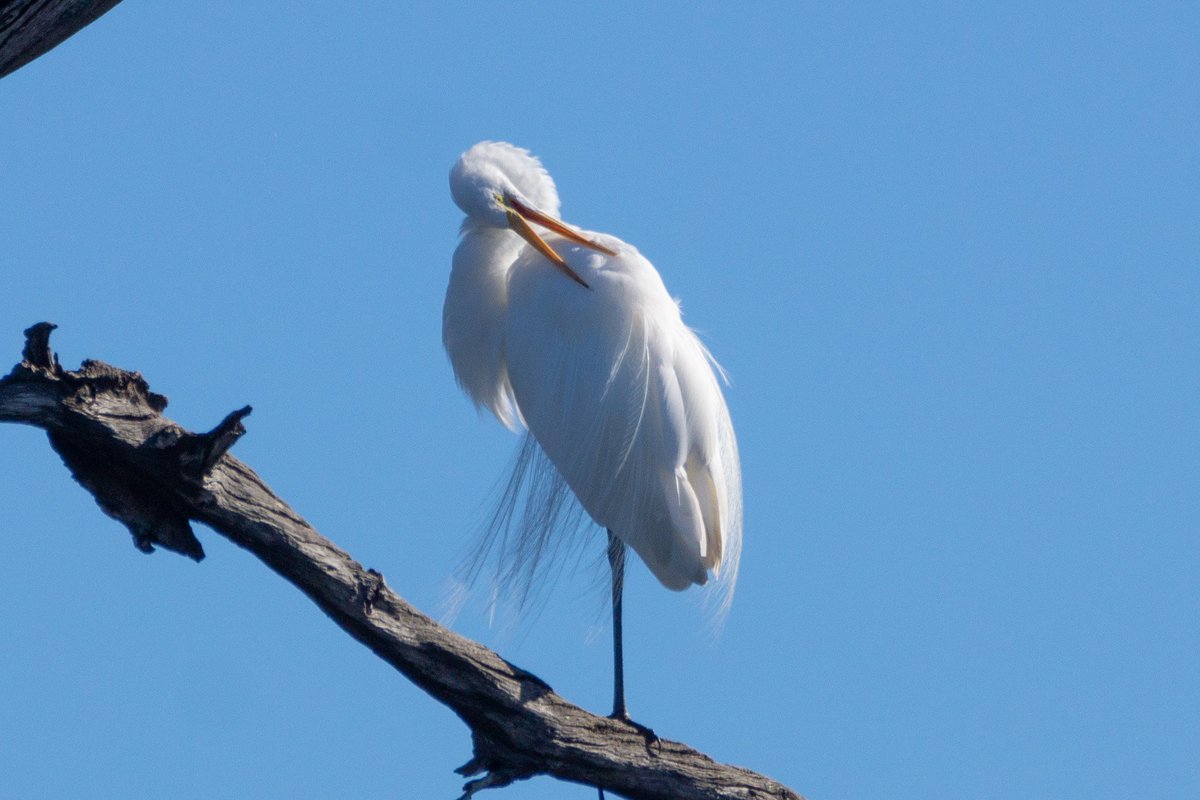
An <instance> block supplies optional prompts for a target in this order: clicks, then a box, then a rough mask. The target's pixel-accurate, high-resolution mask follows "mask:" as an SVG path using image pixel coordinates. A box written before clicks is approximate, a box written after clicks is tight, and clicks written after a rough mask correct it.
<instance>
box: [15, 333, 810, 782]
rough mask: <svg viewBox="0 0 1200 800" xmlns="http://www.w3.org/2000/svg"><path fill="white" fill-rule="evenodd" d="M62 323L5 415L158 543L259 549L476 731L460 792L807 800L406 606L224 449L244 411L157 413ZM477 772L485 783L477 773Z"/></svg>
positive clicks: (33, 338) (145, 542) (138, 538)
mask: <svg viewBox="0 0 1200 800" xmlns="http://www.w3.org/2000/svg"><path fill="white" fill-rule="evenodd" d="M53 328H54V326H52V325H50V324H48V323H40V324H38V325H34V326H33V327H31V328H29V329H28V330H27V331H26V332H25V337H26V342H25V350H24V354H23V360H22V362H21V363H20V364H18V365H17V366H16V367H14V368H13V370H12V372H11V373H9V374H8V375H7V376H5V377H4V378H0V422H17V423H24V424H29V425H34V426H37V427H40V428H44V429H45V430H46V431H47V432H48V433H49V436H50V444H51V446H52V447H53V448H54V449H55V450H56V451H57V452H58V453H59V454H60V455H61V456H62V457H63V461H64V462H65V463H66V465H67V467H68V468H69V469H70V470H71V472H72V474H73V475H74V476H75V477H76V479H77V480H78V481H79V482H80V483H81V484H82V485H83V486H84V488H86V489H87V490H88V491H89V492H91V493H92V494H93V495H94V496H95V498H96V501H97V503H98V504H99V505H100V507H101V508H102V509H103V510H104V511H105V512H106V513H108V514H110V515H112V516H113V517H115V518H116V519H118V520H120V521H121V522H123V523H124V524H125V526H126V527H127V528H129V530H130V532H131V533H132V534H133V539H134V544H135V545H136V546H137V547H138V549H139V550H143V551H146V552H149V551H151V550H153V549H154V547H155V546H161V547H164V548H166V549H168V550H173V551H175V552H179V553H182V554H184V555H187V556H189V557H191V558H194V559H196V560H199V559H200V558H202V557H203V555H204V552H203V550H202V548H201V546H200V543H199V541H198V540H197V539H196V537H195V535H194V534H193V532H192V530H191V522H192V521H198V522H202V523H204V524H205V525H208V526H209V527H211V528H213V529H214V530H216V531H217V532H218V533H220V534H222V535H224V536H225V537H227V538H228V539H230V540H231V541H232V542H234V543H235V544H237V545H239V546H240V547H243V548H245V549H246V550H249V551H250V552H251V553H253V554H254V555H256V556H258V558H260V559H261V560H262V561H263V562H264V563H266V564H267V566H269V567H270V568H271V569H272V570H274V571H275V572H277V573H279V574H280V575H281V576H283V577H284V578H285V579H286V580H288V581H290V582H291V583H292V584H294V585H295V586H296V587H297V588H299V589H300V590H301V591H302V592H304V593H305V594H306V595H308V596H309V597H310V598H311V599H312V600H313V602H315V603H316V604H317V605H318V606H319V607H320V608H321V609H322V610H323V611H325V613H326V614H328V615H329V616H330V617H331V618H332V619H333V620H334V621H335V622H337V624H338V625H340V626H341V627H342V628H343V629H345V630H346V632H348V633H349V634H350V635H351V636H353V637H354V638H355V639H357V640H358V641H359V642H361V643H362V644H364V645H366V646H367V647H369V648H370V649H371V650H372V651H373V652H374V653H375V654H376V655H378V656H379V657H380V658H382V659H383V660H384V661H386V662H387V663H389V664H391V665H392V666H393V667H395V668H396V669H397V670H398V671H400V672H401V673H402V674H404V675H405V676H406V677H407V678H409V679H410V680H411V681H413V682H414V683H415V684H417V685H418V686H420V687H421V688H422V689H423V690H425V691H426V692H427V693H429V694H430V695H431V696H433V697H434V698H435V699H437V700H439V701H440V702H442V703H444V704H445V705H447V706H449V707H450V709H451V710H452V711H453V712H454V713H455V714H457V715H458V716H459V718H461V719H462V720H463V722H465V723H466V724H467V725H468V727H470V729H471V735H472V741H473V745H474V754H473V757H472V758H471V760H470V761H468V762H467V763H466V764H465V765H463V766H462V767H460V768H459V770H458V772H459V773H460V774H462V775H463V776H464V777H469V778H474V779H473V780H471V781H468V783H467V784H466V786H465V787H464V794H463V797H464V798H466V797H470V796H471V795H473V794H474V793H475V792H478V791H480V790H482V789H485V788H492V787H500V786H506V785H508V784H510V783H512V782H513V781H516V780H522V779H525V778H529V777H532V776H534V775H552V776H554V777H557V778H560V779H562V780H566V781H571V782H574V783H581V784H586V785H590V786H602V787H604V788H605V789H606V790H608V791H610V792H612V793H614V794H619V795H622V796H625V797H629V798H644V800H667V798H673V799H676V800H678V799H680V798H683V799H684V800H687V799H689V798H696V799H697V800H699V799H701V798H703V799H704V800H717V798H729V799H732V798H738V799H739V800H758V799H759V798H762V799H764V800H765V798H774V799H775V800H800V797H799V795H797V794H796V793H795V792H793V791H792V790H790V789H788V788H787V787H785V786H783V785H781V784H779V783H777V782H775V781H773V780H771V779H769V778H766V777H764V776H762V775H759V774H757V773H754V772H751V771H749V770H746V769H742V768H740V767H733V766H727V765H724V764H719V763H717V762H716V761H713V760H712V759H711V758H709V757H708V756H706V755H704V754H702V753H699V752H697V751H696V750H693V749H692V748H690V747H688V746H687V745H684V744H680V743H678V742H672V741H668V740H665V739H662V740H649V739H648V738H647V737H646V736H645V735H644V733H643V732H642V731H641V730H639V729H638V728H637V727H635V726H633V725H630V724H628V723H625V722H621V721H618V720H614V719H610V718H608V717H599V716H596V715H595V714H592V713H590V712H588V711H585V710H584V709H582V708H579V707H578V706H575V705H573V704H571V703H569V702H567V701H566V700H564V699H563V698H562V697H560V696H559V695H557V694H556V693H555V692H554V690H553V689H551V688H550V686H549V685H547V684H546V683H545V681H543V680H541V679H540V678H538V677H537V676H535V675H532V674H530V673H528V672H526V671H524V670H522V669H520V668H518V667H516V666H514V665H512V664H510V663H508V662H507V661H505V660H504V659H502V658H500V656H498V655H497V654H496V653H494V652H492V651H491V650H489V649H487V648H486V647H484V646H483V645H480V644H478V643H476V642H473V641H471V640H469V639H466V638H464V637H462V636H459V635H458V634H456V633H454V632H453V631H450V630H448V629H446V628H444V627H442V626H441V625H439V624H437V623H436V622H434V621H433V620H432V619H430V618H429V617H427V616H426V615H424V614H422V613H421V612H420V611H418V610H417V609H415V608H414V607H413V606H411V605H409V604H408V603H407V602H406V601H405V600H404V599H403V598H401V597H400V596H398V595H397V594H396V593H395V592H393V591H392V590H391V589H390V588H389V587H388V586H387V584H386V583H385V582H384V579H383V576H382V575H380V574H379V573H378V572H375V571H374V570H368V569H364V568H363V567H362V565H360V564H359V563H358V562H356V561H354V560H353V559H352V558H351V557H350V556H349V555H348V554H346V553H345V552H343V551H342V550H340V549H338V547H337V546H336V545H334V544H333V543H332V542H330V541H329V540H328V539H325V538H323V537H322V536H320V535H319V534H318V533H317V532H316V531H315V530H314V529H313V528H312V527H311V526H310V525H309V524H308V523H307V522H305V521H304V520H303V519H302V518H301V517H300V516H299V515H298V514H296V512H295V511H293V510H292V509H291V508H290V507H289V506H288V505H287V504H286V503H284V502H283V500H281V499H280V498H278V497H277V496H276V495H275V494H273V493H272V492H271V490H270V489H269V488H268V487H267V486H266V484H264V483H263V482H262V480H261V479H260V478H259V477H258V476H257V475H255V474H254V472H253V471H252V470H251V469H250V468H249V467H247V466H246V465H245V464H243V463H242V462H241V461H239V460H238V459H236V458H234V457H233V456H231V455H229V454H228V453H227V452H226V451H227V450H228V449H229V447H230V446H231V445H232V444H233V443H234V442H235V441H236V440H237V439H238V437H240V436H241V435H242V434H243V433H244V432H245V429H244V428H243V427H242V419H243V418H244V417H245V416H246V415H247V414H249V413H250V408H249V407H248V406H247V407H246V408H243V409H240V410H238V411H235V412H233V413H232V414H230V415H229V416H228V417H226V418H225V420H224V421H222V422H221V423H220V424H219V425H217V427H216V428H214V429H213V430H212V431H211V432H209V433H206V434H193V433H190V432H188V431H186V430H184V429H183V428H181V427H180V426H179V425H177V424H175V423H174V422H172V421H171V420H169V419H167V418H166V417H164V416H162V411H163V410H164V409H165V408H166V405H167V399H166V398H165V397H163V396H162V395H158V394H154V393H153V392H151V391H150V388H149V386H148V385H147V383H146V381H145V380H144V379H143V378H142V377H141V375H139V374H137V373H131V372H126V371H124V370H120V369H116V368H114V367H110V366H108V365H107V364H103V363H101V362H98V361H85V362H84V363H83V365H82V366H81V367H80V369H79V370H78V371H75V372H69V371H65V370H63V369H62V367H61V366H60V365H59V363H58V360H57V358H56V357H55V356H54V354H53V352H52V350H51V349H50V345H49V336H50V332H51V331H52V330H53ZM475 776H479V777H475Z"/></svg>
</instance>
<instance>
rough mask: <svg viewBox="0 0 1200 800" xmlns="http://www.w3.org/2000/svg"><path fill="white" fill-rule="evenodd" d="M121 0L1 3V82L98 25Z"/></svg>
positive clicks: (6, 0)
mask: <svg viewBox="0 0 1200 800" xmlns="http://www.w3.org/2000/svg"><path fill="white" fill-rule="evenodd" d="M119 2H120V0H0V78H3V77H4V76H5V75H7V74H8V73H10V72H12V71H14V70H17V69H20V68H21V67H23V66H25V65H26V64H28V63H29V62H30V61H33V60H34V59H35V58H37V57H38V56H40V55H42V54H43V53H46V52H48V51H50V50H52V49H54V48H55V47H57V46H58V45H59V44H61V43H62V42H64V41H65V40H66V39H68V38H69V37H71V36H74V35H75V34H76V33H78V32H79V31H81V30H82V29H83V28H85V27H87V26H88V25H90V24H92V23H93V22H95V21H96V20H97V19H99V18H100V17H101V16H102V15H103V14H104V13H105V12H106V11H108V10H109V9H110V8H112V7H113V6H115V5H116V4H117V3H119Z"/></svg>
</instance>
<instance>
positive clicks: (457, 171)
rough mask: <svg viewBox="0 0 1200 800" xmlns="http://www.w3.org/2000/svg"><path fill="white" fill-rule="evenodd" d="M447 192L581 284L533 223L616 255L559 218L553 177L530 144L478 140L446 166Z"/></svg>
mask: <svg viewBox="0 0 1200 800" xmlns="http://www.w3.org/2000/svg"><path fill="white" fill-rule="evenodd" d="M450 194H451V196H452V197H453V198H454V202H455V204H457V205H458V207H459V208H461V209H462V210H463V213H464V214H466V215H467V218H468V219H469V220H472V221H474V222H476V223H478V224H482V225H488V226H491V227H495V228H509V229H511V230H512V231H513V232H514V233H516V234H517V235H519V236H520V237H521V238H522V239H524V240H525V241H526V242H528V243H529V245H530V246H531V247H533V248H534V249H535V250H537V251H538V252H539V253H541V254H542V255H544V256H545V257H546V258H547V259H549V260H550V262H551V263H552V264H554V266H556V267H558V268H559V269H560V270H561V271H562V272H564V273H565V274H566V275H567V276H568V277H570V278H571V279H572V280H574V281H576V282H577V283H579V284H581V285H582V286H584V287H586V286H587V283H585V282H584V280H583V279H582V278H580V277H579V275H578V274H576V273H575V271H574V270H572V269H571V268H570V267H568V266H567V263H566V261H564V260H563V258H562V256H560V255H559V254H558V253H556V252H554V250H553V249H552V248H551V247H550V245H548V244H547V243H546V241H545V239H543V238H542V237H541V235H539V234H538V232H537V231H535V230H534V229H533V225H538V226H540V227H542V228H546V229H547V230H551V231H554V232H555V233H557V234H559V235H560V236H562V237H563V238H566V239H570V240H571V241H573V242H577V243H579V244H582V245H584V246H585V247H590V248H591V249H593V250H598V251H599V252H602V253H605V254H607V255H610V256H611V255H616V254H615V253H614V252H613V251H612V250H610V249H609V248H607V247H605V246H603V245H601V244H598V243H597V242H594V241H592V240H591V239H589V238H587V237H586V236H584V235H582V234H580V233H579V232H578V231H577V230H576V229H575V228H572V227H571V226H569V225H567V224H566V223H564V222H563V221H561V220H560V219H558V213H559V211H558V209H559V202H558V191H557V190H556V189H555V187H554V180H553V179H552V178H551V177H550V174H549V173H547V172H546V170H545V168H544V167H543V166H542V162H541V161H539V160H538V159H537V158H535V157H534V156H533V155H531V154H530V153H529V151H528V150H523V149H521V148H519V147H515V146H513V145H511V144H508V143H507V142H480V143H479V144H477V145H475V146H474V147H472V148H471V149H470V150H468V151H467V152H465V153H463V154H462V155H461V156H459V158H458V161H457V162H456V163H455V164H454V168H453V169H451V170H450Z"/></svg>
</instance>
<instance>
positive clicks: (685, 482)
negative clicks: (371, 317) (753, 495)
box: [442, 142, 742, 720]
mask: <svg viewBox="0 0 1200 800" xmlns="http://www.w3.org/2000/svg"><path fill="white" fill-rule="evenodd" d="M450 193H451V194H452V195H453V197H454V202H455V203H456V204H457V205H458V207H459V208H461V209H462V210H463V212H464V213H465V214H466V215H467V216H466V219H465V220H464V221H463V224H462V231H461V235H462V239H461V241H460V242H459V245H458V248H457V249H456V250H455V251H454V260H453V266H452V269H451V272H450V284H449V287H448V288H447V290H446V303H445V307H444V309H443V318H442V340H443V343H444V344H445V347H446V352H447V354H448V355H449V357H450V362H451V364H452V365H453V367H454V376H455V378H456V379H457V380H458V383H459V386H461V387H462V389H463V391H465V392H466V394H467V395H468V396H470V398H471V399H472V400H473V401H474V402H475V405H476V406H477V407H480V408H487V409H489V410H490V411H491V412H492V413H493V414H495V415H496V418H497V419H499V420H500V422H502V423H504V424H505V425H506V426H508V427H509V428H511V429H513V430H514V431H519V430H520V428H521V427H522V426H527V427H528V429H529V432H530V434H532V436H533V438H534V439H535V440H536V442H537V445H538V446H540V447H541V449H542V450H543V451H544V453H545V455H546V456H548V457H549V460H550V462H551V463H552V464H553V466H554V468H555V469H556V470H557V473H558V476H559V478H558V479H559V480H561V481H565V482H566V485H567V486H569V487H570V490H571V491H572V492H573V493H574V494H575V496H576V497H577V498H578V499H579V502H580V503H581V504H582V506H583V508H584V510H586V511H587V513H588V515H590V516H591V518H592V519H593V520H595V521H596V522H597V523H598V524H599V525H601V526H602V527H604V528H605V529H607V531H608V560H609V565H610V567H611V570H612V602H613V664H614V670H613V672H614V675H613V684H614V691H613V716H614V717H616V718H620V719H624V720H628V719H629V716H628V713H627V710H626V707H625V693H624V680H623V667H622V645H621V593H622V583H623V577H624V554H625V546H626V545H628V546H630V547H632V548H633V549H634V551H635V552H636V553H637V554H638V555H639V556H641V558H642V560H643V561H644V562H646V565H647V566H648V567H649V568H650V571H651V572H652V573H654V576H655V577H656V578H657V579H658V580H659V581H660V582H661V583H662V584H663V585H664V586H666V587H667V588H668V589H674V590H682V589H686V588H688V587H689V586H691V585H693V584H704V583H706V582H707V581H708V575H709V572H712V573H713V574H714V576H717V577H718V580H717V582H716V583H717V585H718V586H719V587H721V588H723V589H724V595H723V604H726V605H727V603H728V601H729V599H730V598H731V596H732V590H733V585H734V582H735V580H736V578H737V567H738V557H739V555H740V552H741V544H742V489H741V470H740V466H739V462H738V452H737V443H736V441H735V439H734V434H733V426H732V424H731V423H730V419H729V411H728V409H727V407H726V405H725V399H724V397H723V396H722V394H721V388H720V384H719V383H718V378H717V375H716V374H714V370H716V371H718V372H719V370H720V368H719V367H718V366H717V365H716V362H715V361H713V359H712V357H711V356H710V355H709V353H708V351H707V350H706V349H705V347H704V345H702V344H701V343H700V340H699V339H698V338H697V337H696V334H695V333H693V332H692V330H691V329H689V328H688V327H687V326H686V325H684V323H683V320H682V318H681V317H680V312H679V306H678V305H677V304H676V302H675V301H674V300H673V299H672V298H671V296H670V295H669V294H667V289H666V287H665V286H664V285H663V282H662V278H660V277H659V275H658V272H657V271H656V270H655V269H654V267H653V266H652V265H651V264H650V262H649V261H647V260H646V259H645V258H644V257H643V256H642V255H641V253H639V252H638V251H637V249H636V248H634V247H633V246H632V245H629V244H626V243H625V242H623V241H621V240H620V239H618V238H616V237H615V236H609V235H607V234H601V233H590V232H584V231H580V230H578V229H576V228H574V227H572V226H569V225H567V224H565V223H563V222H562V221H560V220H559V218H558V216H559V200H558V192H557V190H556V189H555V186H554V181H553V180H552V179H551V178H550V175H549V174H548V173H547V172H546V170H545V169H544V168H543V167H542V165H541V162H540V161H538V159H537V158H535V157H534V156H532V155H531V154H530V153H529V152H528V151H527V150H523V149H521V148H518V147H515V146H513V145H511V144H507V143H504V142H480V143H479V144H477V145H475V146H474V147H472V148H471V149H469V150H467V151H466V152H465V153H463V154H462V156H461V157H460V158H459V159H458V162H457V163H456V164H455V165H454V168H453V169H452V170H451V171H450ZM535 226H537V227H538V228H541V229H543V230H545V231H547V233H545V234H539V232H538V231H537V230H535ZM552 495H553V492H551V493H547V495H546V496H545V497H544V498H543V499H542V500H541V502H545V503H552V502H554V501H553V500H552V499H546V498H547V497H551V496H552ZM550 516H551V517H553V513H551V514H550ZM543 518H544V517H543Z"/></svg>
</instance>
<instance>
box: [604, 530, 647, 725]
mask: <svg viewBox="0 0 1200 800" xmlns="http://www.w3.org/2000/svg"><path fill="white" fill-rule="evenodd" d="M608 566H609V567H611V569H612V609H613V710H612V714H610V715H609V716H611V717H612V718H613V719H619V720H621V721H622V722H627V723H629V724H630V725H632V726H633V727H635V728H637V729H638V731H639V732H641V734H642V736H644V737H645V738H646V745H647V746H649V745H651V744H654V743H655V742H657V741H658V736H657V734H655V733H654V731H653V730H651V729H650V728H648V727H646V726H645V725H642V724H641V723H640V722H634V721H633V720H632V719H630V717H629V711H628V710H627V709H626V708H625V659H624V653H625V648H624V646H623V644H622V636H621V618H622V616H623V615H622V613H621V606H622V603H621V597H622V595H623V593H624V589H625V543H624V542H623V541H621V540H620V539H619V538H618V537H617V536H616V535H614V534H613V532H612V531H609V532H608Z"/></svg>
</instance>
